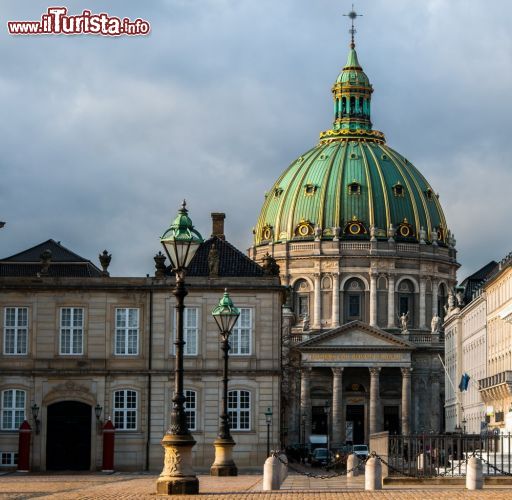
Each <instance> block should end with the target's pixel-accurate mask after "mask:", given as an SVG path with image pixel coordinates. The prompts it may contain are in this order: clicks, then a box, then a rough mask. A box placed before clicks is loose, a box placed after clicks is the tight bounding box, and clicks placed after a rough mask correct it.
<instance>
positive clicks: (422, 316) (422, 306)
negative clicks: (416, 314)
mask: <svg viewBox="0 0 512 500" xmlns="http://www.w3.org/2000/svg"><path fill="white" fill-rule="evenodd" d="M426 286H427V284H426V283H425V278H423V277H421V278H420V321H419V327H420V329H422V330H423V329H425V328H427V324H426V322H425V312H426V297H425V289H426Z"/></svg>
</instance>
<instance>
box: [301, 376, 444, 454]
mask: <svg viewBox="0 0 512 500" xmlns="http://www.w3.org/2000/svg"><path fill="white" fill-rule="evenodd" d="M347 368H348V367H347ZM313 369H314V367H311V366H306V367H303V368H302V369H301V372H300V415H301V426H302V436H301V441H302V442H303V443H307V442H308V440H309V437H310V436H311V435H312V434H315V432H314V429H313V428H312V426H313V418H312V417H313V415H312V410H313V398H312V390H311V379H312V371H313ZM367 369H368V372H369V380H370V384H369V391H368V392H369V396H368V394H366V395H365V396H364V397H363V398H361V397H358V398H352V397H350V396H348V394H347V392H346V391H344V389H343V384H344V381H343V374H344V371H345V367H342V366H337V367H332V368H331V372H332V396H331V401H330V403H331V402H332V404H330V420H329V422H328V423H327V432H328V434H329V436H330V442H331V446H333V447H338V446H340V445H341V444H344V443H345V442H346V441H357V438H355V437H354V436H347V427H346V425H347V424H346V415H347V407H348V406H349V404H350V403H351V402H352V401H355V402H356V403H361V402H363V404H364V406H368V408H365V409H364V411H363V415H365V414H367V415H368V423H367V424H366V423H365V426H364V427H365V429H364V439H363V441H364V442H368V440H369V436H370V435H371V434H374V433H377V432H381V431H383V430H384V414H383V407H382V402H383V401H382V398H381V390H380V377H381V369H382V368H381V367H379V366H371V367H368V368H367ZM400 372H401V377H402V384H401V395H400V412H399V413H400V432H401V433H402V434H405V435H408V434H409V433H410V432H411V430H412V429H411V411H412V408H411V391H412V387H411V374H412V368H411V367H400ZM355 385H357V384H355ZM437 389H438V388H437ZM327 392H329V391H327ZM344 395H345V397H344ZM363 419H364V417H363ZM351 438H352V439H351Z"/></svg>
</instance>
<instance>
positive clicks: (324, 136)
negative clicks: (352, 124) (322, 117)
mask: <svg viewBox="0 0 512 500" xmlns="http://www.w3.org/2000/svg"><path fill="white" fill-rule="evenodd" d="M348 139H351V140H358V141H364V140H367V141H371V142H376V143H378V144H385V142H386V138H385V136H384V134H383V133H382V132H379V131H378V130H364V129H356V130H350V129H340V130H333V129H331V130H325V131H323V132H320V143H329V142H333V141H346V140H348Z"/></svg>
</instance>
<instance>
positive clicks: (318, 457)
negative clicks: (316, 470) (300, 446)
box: [311, 448, 331, 466]
mask: <svg viewBox="0 0 512 500" xmlns="http://www.w3.org/2000/svg"><path fill="white" fill-rule="evenodd" d="M330 458H331V457H330V453H329V450H328V449H327V448H316V449H314V450H313V454H312V455H311V465H312V466H323V465H328V464H329V462H330V461H331V460H330Z"/></svg>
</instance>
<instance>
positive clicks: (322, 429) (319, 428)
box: [311, 406, 327, 434]
mask: <svg viewBox="0 0 512 500" xmlns="http://www.w3.org/2000/svg"><path fill="white" fill-rule="evenodd" d="M312 410H313V411H312V421H311V434H327V414H326V413H325V407H324V406H313V408H312Z"/></svg>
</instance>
